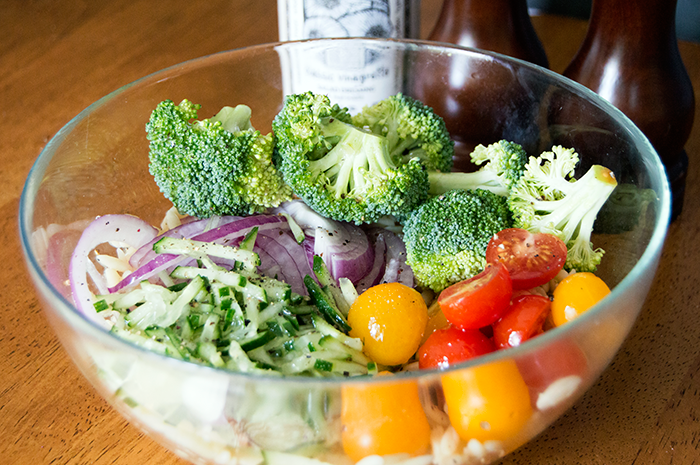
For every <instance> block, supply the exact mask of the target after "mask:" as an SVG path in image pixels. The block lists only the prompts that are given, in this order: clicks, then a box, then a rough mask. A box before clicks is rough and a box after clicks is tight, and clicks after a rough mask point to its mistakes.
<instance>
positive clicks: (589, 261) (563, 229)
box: [508, 146, 617, 271]
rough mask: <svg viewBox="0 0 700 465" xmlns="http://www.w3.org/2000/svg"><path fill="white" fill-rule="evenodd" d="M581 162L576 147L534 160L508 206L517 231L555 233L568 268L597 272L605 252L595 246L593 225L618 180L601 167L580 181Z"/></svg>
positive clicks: (512, 193) (592, 170) (549, 153)
mask: <svg viewBox="0 0 700 465" xmlns="http://www.w3.org/2000/svg"><path fill="white" fill-rule="evenodd" d="M578 161H579V157H578V154H577V153H576V152H575V151H574V150H573V149H566V148H563V147H561V146H555V147H552V151H550V152H544V153H542V155H540V156H539V157H531V158H530V161H529V162H528V164H527V167H526V169H525V173H524V174H523V176H522V177H521V178H520V181H518V183H516V185H515V186H514V187H513V189H512V190H511V193H510V196H509V197H508V205H509V207H510V209H511V211H512V212H513V217H514V220H515V226H516V227H521V228H525V229H528V230H530V231H533V232H545V233H549V234H554V235H556V236H559V237H560V238H561V239H562V240H563V241H564V243H566V246H567V249H568V252H567V257H566V264H565V267H566V268H567V269H574V270H577V271H595V270H596V268H597V266H598V264H600V260H601V258H602V257H603V254H604V251H603V250H602V249H600V248H598V249H594V248H593V244H592V243H591V233H592V231H593V223H594V222H595V219H596V216H597V214H598V211H599V210H600V209H601V207H602V206H603V204H604V203H605V201H606V200H607V199H608V197H609V196H610V194H611V193H612V191H613V190H614V189H615V187H616V186H617V181H616V180H615V176H614V174H613V173H612V171H610V170H609V169H608V168H605V167H604V166H600V165H593V166H591V168H590V169H589V170H588V171H587V172H586V174H584V175H583V176H582V177H581V178H579V179H578V180H576V179H574V178H573V175H574V168H575V167H576V165H577V164H578Z"/></svg>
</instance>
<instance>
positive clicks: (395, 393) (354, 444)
mask: <svg viewBox="0 0 700 465" xmlns="http://www.w3.org/2000/svg"><path fill="white" fill-rule="evenodd" d="M381 375H382V374H381V373H380V376H381ZM388 376H391V375H388ZM341 398H342V407H341V417H340V419H341V423H342V433H341V442H342V444H343V450H344V451H345V453H346V454H347V455H348V457H350V459H352V460H353V461H355V462H357V461H359V460H361V459H362V458H364V457H367V456H368V455H375V454H376V455H388V454H401V453H403V454H410V455H419V454H423V453H425V452H427V451H428V450H429V448H430V425H429V424H428V419H427V417H426V415H425V412H424V411H423V406H422V405H421V402H420V398H419V394H418V385H417V383H416V382H415V381H399V382H396V383H381V384H377V383H367V384H357V385H355V384H349V385H345V386H343V388H342V390H341Z"/></svg>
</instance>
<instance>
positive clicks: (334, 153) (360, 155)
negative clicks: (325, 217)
mask: <svg viewBox="0 0 700 465" xmlns="http://www.w3.org/2000/svg"><path fill="white" fill-rule="evenodd" d="M323 134H324V138H335V137H336V136H340V140H339V141H338V142H337V144H336V145H335V146H334V147H333V148H332V149H331V150H330V151H329V152H328V153H327V154H325V155H324V156H323V157H322V158H320V159H318V160H314V161H311V162H309V169H310V170H311V171H312V172H314V173H323V174H324V175H325V176H326V177H327V178H328V181H329V183H330V185H331V186H332V189H333V191H334V192H335V196H336V198H341V197H343V196H346V195H361V194H362V193H364V192H365V190H366V189H367V188H368V187H369V186H370V183H368V182H367V180H366V179H365V178H366V174H367V173H372V175H373V176H381V175H383V174H384V173H386V172H387V171H388V170H390V169H392V168H394V165H393V163H392V162H391V160H390V157H389V152H388V150H387V145H386V139H384V138H383V137H381V136H376V135H374V134H372V133H371V132H368V131H365V130H363V129H361V128H358V127H356V126H353V125H351V124H347V123H344V122H342V121H340V120H337V119H336V120H333V121H331V122H329V123H328V125H327V126H325V127H324V131H323Z"/></svg>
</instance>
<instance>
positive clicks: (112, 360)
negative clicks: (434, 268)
mask: <svg viewBox="0 0 700 465" xmlns="http://www.w3.org/2000/svg"><path fill="white" fill-rule="evenodd" d="M304 90H313V91H316V92H325V93H328V94H330V95H331V97H332V99H333V101H335V102H337V103H340V104H341V105H346V106H348V107H350V108H351V109H353V111H354V110H356V109H358V108H359V107H361V106H362V105H363V104H366V103H372V102H373V101H375V100H377V99H379V98H382V97H385V96H388V95H390V94H393V93H396V92H399V91H401V92H404V93H405V94H408V95H411V96H414V97H417V98H419V99H422V100H423V101H425V102H426V103H428V104H429V105H431V106H433V107H434V108H435V110H436V111H437V112H438V114H440V115H442V116H443V117H444V118H445V120H446V122H447V125H448V129H449V130H450V131H451V132H452V134H453V136H454V138H455V140H456V141H457V148H458V154H457V166H458V167H459V168H460V169H469V164H468V162H466V161H465V160H467V159H468V158H467V157H466V154H467V153H469V151H470V150H471V148H472V147H474V146H475V145H476V144H479V143H483V144H486V143H491V142H494V141H497V140H499V139H508V140H512V141H516V142H518V143H520V144H522V145H523V146H524V147H525V148H526V149H527V150H528V152H529V153H533V154H536V153H539V152H541V151H542V150H545V149H548V148H550V147H551V146H552V145H564V146H570V147H574V148H575V149H576V150H577V151H578V153H579V154H580V155H581V157H582V170H583V169H586V168H587V167H588V166H589V165H591V164H593V163H600V164H603V165H605V166H607V167H609V168H610V169H612V170H613V171H614V172H615V174H616V177H617V179H618V181H619V182H620V184H624V185H625V187H626V190H625V191H624V192H620V195H618V196H617V197H618V198H619V199H620V200H621V202H620V204H619V206H618V208H617V209H614V210H608V209H607V208H606V212H605V213H601V216H600V218H599V221H598V222H597V228H596V229H597V232H596V233H595V234H594V236H593V241H594V244H595V245H596V246H599V247H603V248H604V249H605V250H606V251H607V252H606V254H605V257H604V260H603V263H602V265H601V267H600V269H599V275H600V276H601V277H603V278H604V280H605V281H606V282H607V283H608V284H609V285H610V286H611V287H612V288H613V290H612V293H611V294H610V295H609V296H607V297H606V298H605V299H604V300H603V301H602V302H600V303H599V304H598V305H596V306H595V307H594V308H593V309H591V310H590V311H588V312H587V313H585V314H584V315H583V316H581V317H580V318H578V319H577V320H575V321H574V322H572V323H569V324H567V325H565V326H563V327H560V328H557V329H553V330H551V331H548V332H546V333H544V334H542V335H540V336H538V337H536V338H534V339H532V340H530V341H528V342H526V343H525V344H523V345H521V346H520V347H518V348H516V349H511V350H507V351H501V352H497V353H493V354H490V355H488V356H484V357H481V358H478V359H474V360H471V361H469V362H467V363H464V364H463V365H459V366H455V367H453V368H451V369H450V370H448V371H445V372H435V371H425V372H412V373H402V374H399V375H396V376H393V377H378V378H373V379H366V378H365V379H315V378H314V379H307V378H303V379H302V378H286V379H279V378H272V377H268V378H266V377H261V376H253V375H246V374H239V373H231V372H225V371H220V370H217V369H213V368H208V367H203V366H198V365H194V364H190V363H187V362H182V361H178V360H174V359H169V358H165V357H163V356H159V355H156V354H154V353H150V352H148V351H146V350H144V349H142V348H139V347H136V346H134V345H131V344H130V343H128V342H125V341H123V340H120V339H117V338H116V337H114V336H113V335H111V334H110V333H109V332H108V331H106V330H105V329H104V328H102V327H100V326H98V325H96V324H95V323H94V322H92V321H91V320H90V319H88V318H86V317H85V316H84V315H83V314H81V313H79V312H78V311H77V310H76V309H75V307H74V305H73V304H72V301H71V296H70V288H69V287H68V286H66V279H67V265H68V261H69V258H70V252H71V250H72V247H73V246H74V244H75V242H76V241H77V238H78V237H79V234H80V231H81V230H82V229H83V228H84V227H85V225H86V224H87V222H89V221H90V220H91V219H94V218H95V216H97V215H104V214H110V213H129V214H133V215H136V216H139V217H141V218H143V219H145V220H147V221H149V222H150V223H152V224H156V225H157V224H159V223H160V221H161V219H162V217H163V215H164V213H165V211H166V210H167V209H168V208H169V207H170V204H169V202H168V201H167V200H165V199H164V198H163V197H162V195H161V194H160V192H159V191H158V188H157V187H156V185H155V184H154V182H153V180H152V178H151V176H150V175H149V173H148V156H147V154H148V142H147V140H146V137H145V131H144V125H145V123H146V121H147V120H148V118H149V115H150V112H151V111H152V110H153V108H155V106H156V105H157V104H158V103H159V102H160V101H162V100H164V99H172V100H174V101H176V102H179V101H180V100H181V99H183V98H188V99H189V100H191V101H194V102H198V103H201V104H202V105H203V110H202V112H201V113H200V116H201V117H207V116H210V115H212V114H213V113H215V112H216V111H217V110H218V109H219V108H220V107H221V106H223V105H235V104H238V103H245V104H247V105H249V106H250V107H251V108H252V111H253V121H252V123H253V125H254V126H255V127H256V128H258V129H260V130H262V131H263V132H267V131H269V130H270V124H271V121H272V118H273V117H274V115H276V113H277V112H278V111H279V109H280V107H281V104H282V101H283V95H284V94H285V93H290V92H301V91H304ZM207 110H208V111H209V113H207ZM649 193H651V194H652V195H651V196H649V195H648V194H649ZM669 197H670V194H669V190H668V185H667V180H666V176H665V172H664V169H663V166H662V164H661V162H660V160H659V158H658V157H657V155H656V153H655V152H654V150H653V149H652V147H651V145H650V144H649V142H648V141H647V140H646V138H645V137H644V136H643V135H642V133H641V132H640V131H639V130H638V129H637V128H636V127H635V126H634V125H633V124H632V123H631V122H630V121H629V120H628V119H627V118H626V117H625V116H624V115H623V114H622V113H621V112H619V111H618V110H616V109H615V108H614V107H613V106H611V105H610V104H608V103H607V102H605V101H604V100H603V99H601V98H599V97H598V96H597V95H596V94H594V93H592V92H590V91H589V90H587V89H585V88H584V87H582V86H580V85H577V84H575V83H573V82H571V81H569V80H567V79H565V78H562V77H561V76H559V75H557V74H555V73H552V72H550V71H547V70H545V69H542V68H539V67H536V66H533V65H530V64H527V63H524V62H521V61H518V60H514V59H510V58H506V57H503V56H500V55H497V54H490V53H485V52H481V51H477V50H471V49H464V48H457V47H454V48H453V47H449V46H447V45H442V44H435V43H427V42H417V41H386V40H372V39H368V40H363V39H336V40H318V41H307V42H298V43H283V44H268V45H261V46H255V47H250V48H245V49H240V50H234V51H229V52H223V53H220V54H215V55H212V56H208V57H204V58H201V59H197V60H193V61H189V62H186V63H183V64H180V65H177V66H174V67H172V68H168V69H166V70H163V71H161V72H158V73H156V74H153V75H151V76H148V77H145V78H143V79H141V80H139V81H136V82H134V83H132V84H130V85H128V86H125V87H123V88H121V89H119V90H117V91H115V92H113V93H112V94H110V95H108V96H106V97H104V98H103V99H101V100H99V101H98V102H96V103H94V104H93V105H91V106H90V107H89V108H87V109H86V110H84V111H83V112H82V113H80V114H79V115H78V116H77V117H76V118H75V119H73V120H72V121H71V122H70V123H69V124H67V125H66V126H65V127H64V128H63V129H62V130H61V131H60V132H59V133H58V134H56V136H55V137H54V138H53V139H52V140H51V141H50V142H49V144H48V145H47V146H46V148H45V149H44V151H43V152H42V153H41V155H40V156H39V158H38V160H37V161H36V164H35V165H34V167H33V169H32V171H31V173H30V175H29V178H28V179H27V183H26V186H25V189H24V192H23V195H22V200H21V205H20V229H21V236H22V246H23V249H24V253H25V255H26V259H27V265H28V268H29V270H30V273H31V276H32V279H33V281H34V284H35V286H36V289H37V290H38V295H39V296H40V298H41V300H42V301H43V304H44V308H45V313H46V315H47V317H48V319H49V320H50V322H51V324H52V325H53V327H54V328H55V330H56V332H57V334H58V335H59V337H60V340H61V342H62V343H63V344H64V345H65V347H66V349H67V350H68V352H69V353H70V355H71V356H72V357H73V359H74V361H75V363H76V364H77V365H78V366H79V367H80V369H81V370H82V372H83V373H84V375H85V376H86V377H87V378H88V379H89V380H90V381H91V382H92V383H93V384H94V386H95V387H96V388H97V389H98V390H99V392H100V393H101V394H102V395H103V396H104V397H105V398H106V399H107V400H108V401H109V402H110V403H111V404H112V405H113V406H114V408H116V409H117V410H118V411H120V412H121V413H122V414H123V415H124V416H125V417H127V418H128V419H130V420H131V421H133V422H134V423H135V424H136V425H138V426H139V427H140V428H142V429H143V430H144V431H146V432H148V433H149V434H150V435H152V436H153V437H154V438H156V439H157V440H158V441H160V442H161V443H162V444H163V445H165V446H166V447H168V448H170V449H171V450H172V451H174V452H175V453H176V454H178V455H180V456H182V457H184V458H186V459H189V460H191V461H192V462H195V463H250V464H258V463H263V460H267V463H306V462H304V461H303V460H302V459H304V458H306V457H312V458H315V459H317V460H320V461H323V462H327V463H334V464H346V463H353V459H352V458H350V457H348V456H347V455H346V454H345V453H344V449H343V446H342V436H343V432H345V434H348V431H350V430H354V431H358V428H359V430H360V432H362V428H363V427H365V426H366V427H367V428H373V427H374V426H372V425H374V422H375V421H380V420H381V418H382V416H384V419H386V418H388V416H391V415H388V416H386V415H385V414H386V411H382V410H381V408H380V407H379V406H378V404H377V403H378V402H379V401H378V400H377V399H380V400H381V399H386V402H388V403H391V398H392V397H395V399H399V398H401V399H404V400H403V401H401V406H400V407H401V408H400V409H404V410H406V411H408V410H410V409H411V407H410V405H411V402H413V404H414V407H415V405H418V406H419V409H418V410H419V411H417V412H414V414H412V415H406V418H407V419H406V420H405V421H406V422H408V425H402V424H401V422H402V420H400V419H397V418H394V420H393V421H394V427H396V428H398V430H401V428H404V427H406V426H407V427H408V430H409V431H413V432H414V433H415V435H416V438H418V439H410V440H409V441H408V443H409V444H411V443H412V444H413V445H412V446H411V447H413V446H415V447H413V449H414V450H408V449H410V448H411V447H409V446H408V445H403V446H398V449H397V450H396V449H394V450H392V449H391V448H387V449H382V450H385V451H387V452H386V455H384V456H383V457H379V456H374V457H371V458H369V459H365V460H366V461H365V462H363V463H373V464H374V463H377V464H382V463H387V464H388V463H397V462H405V461H407V460H409V457H412V458H411V460H413V461H411V462H410V463H414V464H417V463H425V464H427V463H440V464H442V463H472V462H479V463H486V462H489V461H492V460H496V459H497V458H499V457H501V456H502V455H505V454H507V453H508V452H510V451H512V450H514V449H516V448H517V447H519V446H520V445H522V444H524V443H525V442H527V441H528V440H530V439H531V438H533V437H534V436H535V435H537V434H538V433H540V432H541V431H542V430H543V429H545V428H546V427H547V426H548V425H550V424H551V423H552V422H554V421H555V420H556V419H557V418H558V417H559V416H560V415H561V414H562V413H563V412H564V411H566V410H567V409H568V408H569V407H570V406H571V405H572V404H573V403H574V402H575V401H576V399H577V398H579V397H580V396H581V394H582V393H583V392H584V391H586V389H588V388H589V387H590V386H591V385H592V384H593V383H594V382H595V381H596V379H597V378H598V377H599V375H600V374H601V372H602V371H603V370H604V369H605V367H606V366H607V365H608V363H609V362H610V361H611V359H612V357H613V356H614V355H615V353H616V352H617V350H618V349H619V347H620V345H621V344H622V342H623V340H624V339H625V337H626V336H627V334H628V332H629V330H630V328H631V326H632V324H633V322H634V321H635V319H636V317H637V315H638V314H639V311H640V309H641V308H642V305H643V303H644V300H645V297H646V294H647V292H648V290H649V286H650V284H651V282H652V279H653V276H654V273H655V271H656V267H657V263H658V260H659V256H660V253H661V250H662V246H663V241H664V237H665V234H666V229H667V227H668V221H669ZM640 198H643V199H645V201H643V202H641V203H639V202H636V201H635V199H640ZM381 386H384V387H385V388H387V389H389V391H381V388H380V387H381ZM401 389H407V390H408V391H405V392H407V393H408V394H405V396H404V397H401V396H400V395H398V394H397V395H396V396H394V395H393V394H389V395H387V394H386V392H389V393H397V392H400V390H401ZM382 392H384V394H382ZM406 396H407V397H406ZM416 396H417V397H416ZM352 399H355V400H354V402H355V404H353V403H352V402H353V400H352ZM358 399H361V400H360V401H359V402H358ZM411 399H413V401H412V400H411ZM416 399H418V400H417V401H416ZM416 402H418V403H416ZM379 403H380V404H381V402H379ZM446 403H447V404H449V405H450V406H451V407H450V409H449V410H450V412H449V413H450V415H449V416H448V414H447V413H446V410H447V409H446V407H445V405H446ZM385 407H386V406H385ZM386 408H388V409H389V410H391V408H392V407H386ZM393 408H394V409H395V410H396V408H397V406H394V407H393ZM400 409H399V410H400ZM480 409H486V410H489V409H490V414H491V415H493V416H484V417H480V416H479V415H480V413H479V412H480ZM343 411H345V413H342V412H343ZM348 415H349V416H350V417H352V416H354V418H355V423H353V424H347V423H348V422H349V421H350V420H348V418H349V417H348ZM358 418H359V420H360V421H359V423H358V421H357V420H358ZM378 418H379V419H378ZM470 421H471V422H472V423H471V424H469V422H470ZM344 422H345V423H346V424H343V423H344ZM426 422H427V423H426ZM451 422H452V423H451ZM426 424H427V425H428V426H427V428H428V431H427V432H426V431H423V432H422V433H421V428H423V429H424V430H425V425H426ZM358 425H359V426H358ZM421 425H422V426H421ZM382 434H384V435H385V436H386V438H392V437H393V438H394V440H393V441H394V442H396V435H393V433H391V432H385V433H376V434H375V435H374V436H372V435H368V436H367V437H366V438H365V439H366V440H368V441H370V442H371V441H372V437H379V438H380V442H381V437H382ZM426 434H428V435H429V440H428V441H427V442H426V440H425V437H426ZM406 437H409V438H410V437H411V435H410V434H409V435H408V436H406ZM386 438H385V439H386ZM421 438H422V439H421ZM387 441H388V442H389V443H391V442H392V440H391V439H386V441H385V442H387ZM351 455H353V457H354V459H357V458H358V456H357V454H355V453H353V454H351ZM292 459H294V460H298V461H299V462H293V461H292ZM308 463H317V462H313V461H312V462H308ZM407 463H408V462H407Z"/></svg>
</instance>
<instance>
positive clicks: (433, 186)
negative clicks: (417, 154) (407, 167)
mask: <svg viewBox="0 0 700 465" xmlns="http://www.w3.org/2000/svg"><path fill="white" fill-rule="evenodd" d="M428 181H429V182H430V190H429V191H428V192H429V193H430V195H441V194H444V193H445V192H448V191H451V190H452V189H462V190H469V189H484V190H488V191H491V192H493V193H494V194H497V195H500V196H503V197H506V196H507V195H508V194H509V192H510V191H509V190H508V189H507V188H506V187H504V186H503V185H502V184H501V182H500V180H499V179H498V176H497V174H496V172H495V171H490V170H478V171H474V172H471V173H457V172H452V173H441V172H437V171H429V172H428Z"/></svg>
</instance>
